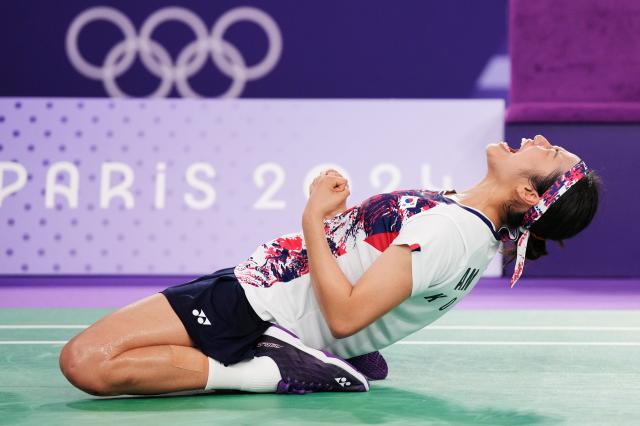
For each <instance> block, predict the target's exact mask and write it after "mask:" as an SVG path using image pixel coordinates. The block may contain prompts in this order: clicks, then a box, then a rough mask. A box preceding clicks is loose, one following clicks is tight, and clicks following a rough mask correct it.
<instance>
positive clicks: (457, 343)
mask: <svg viewBox="0 0 640 426" xmlns="http://www.w3.org/2000/svg"><path fill="white" fill-rule="evenodd" d="M66 343H67V340H0V345H64V344H66ZM395 344H397V345H424V346H428V345H433V346H447V345H449V346H640V342H561V341H557V342H554V341H530V342H523V341H513V342H509V341H503V340H495V341H491V340H483V341H463V340H443V341H437V340H406V341H399V342H396V343H395Z"/></svg>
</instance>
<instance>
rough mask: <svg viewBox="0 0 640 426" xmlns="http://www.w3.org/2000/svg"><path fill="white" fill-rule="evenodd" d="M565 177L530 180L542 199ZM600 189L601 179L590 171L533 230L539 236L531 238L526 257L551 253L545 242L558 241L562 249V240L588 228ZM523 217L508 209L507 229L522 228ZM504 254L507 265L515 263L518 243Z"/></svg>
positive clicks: (532, 178) (555, 173) (552, 176)
mask: <svg viewBox="0 0 640 426" xmlns="http://www.w3.org/2000/svg"><path fill="white" fill-rule="evenodd" d="M561 175H562V173H561V172H554V173H552V174H550V175H549V176H546V177H542V176H532V177H531V178H530V181H531V184H532V185H533V186H534V187H535V188H536V191H537V192H538V195H540V196H541V195H542V194H543V193H544V192H545V191H546V190H547V189H549V187H550V186H551V185H552V184H553V183H554V182H555V181H556V180H557V179H558V178H559V177H560V176H561ZM600 186H601V180H600V177H599V176H598V175H597V174H596V173H595V172H594V171H589V172H588V173H587V175H586V176H585V177H584V178H582V179H580V180H579V181H578V182H577V183H575V184H574V185H573V186H572V187H571V188H569V190H568V191H567V192H565V193H564V194H563V195H562V196H561V197H560V198H559V199H558V200H557V201H556V202H555V203H553V204H552V205H551V207H549V210H547V211H546V212H545V214H543V215H542V217H541V218H540V219H538V221H537V222H535V223H534V224H533V226H532V227H531V232H532V234H535V237H534V236H533V235H531V236H530V237H529V242H528V244H527V254H526V258H527V259H530V260H534V259H538V258H539V257H541V256H544V255H546V254H548V253H547V245H546V241H545V240H555V241H557V242H558V243H559V244H560V245H561V246H562V245H563V244H562V240H565V239H567V238H571V237H573V236H574V235H576V234H578V233H579V232H580V231H582V230H583V229H584V228H586V227H587V225H589V224H590V223H591V220H592V219H593V216H594V215H595V214H596V210H597V209H598V199H599V196H600ZM523 217H524V213H515V212H512V211H511V208H510V206H507V217H506V226H508V227H509V228H511V229H517V228H518V227H519V226H520V225H522V219H523ZM504 253H505V255H506V257H505V258H506V259H507V262H506V263H509V262H511V261H512V260H513V259H514V258H515V255H516V247H515V244H513V245H512V246H511V247H508V248H506V249H505V250H504Z"/></svg>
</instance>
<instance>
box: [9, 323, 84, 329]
mask: <svg viewBox="0 0 640 426" xmlns="http://www.w3.org/2000/svg"><path fill="white" fill-rule="evenodd" d="M87 327H89V326H88V325H45V324H33V325H31V324H30V325H22V324H14V325H0V330H28V329H35V330H38V329H42V330H50V329H81V328H87Z"/></svg>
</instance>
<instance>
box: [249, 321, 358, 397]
mask: <svg viewBox="0 0 640 426" xmlns="http://www.w3.org/2000/svg"><path fill="white" fill-rule="evenodd" d="M256 356H257V357H259V356H268V357H269V358H271V359H272V360H274V361H275V363H276V365H277V366H278V369H280V376H281V377H282V380H280V382H279V383H278V388H277V390H276V393H296V394H303V393H309V392H367V391H368V390H369V382H367V378H366V377H365V376H363V375H362V374H361V373H359V372H358V371H357V370H356V369H355V368H353V367H352V366H351V365H349V363H348V362H346V361H344V360H343V359H341V358H338V357H337V356H335V355H332V354H330V353H328V352H323V351H319V350H317V349H313V348H310V347H308V346H306V345H305V344H304V343H302V342H301V341H300V339H298V338H297V337H296V336H295V335H293V334H292V333H290V332H288V331H286V330H284V329H282V328H280V327H278V326H273V327H270V328H269V329H268V330H267V331H265V333H264V334H263V335H262V337H260V340H258V343H257V344H256Z"/></svg>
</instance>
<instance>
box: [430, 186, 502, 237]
mask: <svg viewBox="0 0 640 426" xmlns="http://www.w3.org/2000/svg"><path fill="white" fill-rule="evenodd" d="M445 192H447V191H440V193H439V195H440V196H441V197H442V199H443V200H445V202H447V201H449V202H451V203H453V204H455V205H457V206H458V207H461V208H463V209H464V210H466V211H468V212H469V213H472V214H474V215H476V216H477V217H478V218H479V219H480V220H481V221H483V222H484V224H485V225H487V226H488V227H489V230H490V231H491V233H492V234H493V238H495V239H496V240H498V241H501V237H500V234H499V233H498V232H497V231H496V227H495V226H494V225H493V222H491V220H490V219H489V218H488V217H487V216H485V215H484V213H482V212H481V211H479V210H476V209H474V208H473V207H469V206H465V205H464V204H461V203H459V202H457V201H456V200H454V199H453V198H449V197H447V196H446V195H445ZM449 192H453V193H454V194H456V191H455V190H452V191H449Z"/></svg>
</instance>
